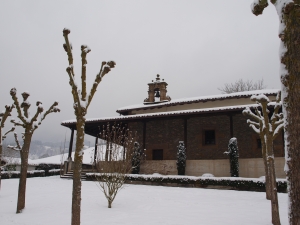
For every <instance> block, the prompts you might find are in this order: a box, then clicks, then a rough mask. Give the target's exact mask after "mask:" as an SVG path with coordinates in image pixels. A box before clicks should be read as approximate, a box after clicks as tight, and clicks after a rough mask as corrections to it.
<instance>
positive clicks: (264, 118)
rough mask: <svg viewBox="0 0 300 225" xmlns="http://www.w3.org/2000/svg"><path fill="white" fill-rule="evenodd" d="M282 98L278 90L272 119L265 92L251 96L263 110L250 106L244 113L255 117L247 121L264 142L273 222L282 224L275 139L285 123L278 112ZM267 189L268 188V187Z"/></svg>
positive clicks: (264, 157)
mask: <svg viewBox="0 0 300 225" xmlns="http://www.w3.org/2000/svg"><path fill="white" fill-rule="evenodd" d="M280 99H281V97H280V92H278V95H277V98H276V104H275V106H274V112H273V115H272V117H271V119H269V110H268V104H269V102H270V100H269V98H268V97H266V96H265V95H263V94H261V95H253V96H252V97H251V100H252V101H254V102H256V103H257V104H258V106H259V107H260V108H261V111H260V110H259V109H258V107H255V113H253V112H252V111H251V110H250V108H249V107H247V108H246V109H245V110H244V111H243V114H245V115H248V116H250V117H251V118H252V119H253V120H250V119H248V120H247V123H248V124H249V126H250V127H251V128H252V129H253V130H254V131H255V132H256V133H257V134H258V135H259V136H260V139H261V142H262V149H263V152H262V154H263V159H264V162H265V165H267V167H265V169H266V171H265V174H266V181H267V180H268V182H269V185H270V186H269V190H268V191H270V194H271V207H272V223H273V224H275V225H280V217H279V205H278V196H277V184H276V174H275V163H274V151H273V141H274V139H275V138H276V137H277V136H278V134H279V133H280V131H281V130H282V128H283V123H284V120H283V114H282V113H279V112H278V111H279V109H280V108H281V103H280ZM266 189H268V187H267V188H266Z"/></svg>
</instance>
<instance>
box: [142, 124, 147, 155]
mask: <svg viewBox="0 0 300 225" xmlns="http://www.w3.org/2000/svg"><path fill="white" fill-rule="evenodd" d="M146 125H147V124H146V120H144V121H143V149H146Z"/></svg>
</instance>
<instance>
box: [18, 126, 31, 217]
mask: <svg viewBox="0 0 300 225" xmlns="http://www.w3.org/2000/svg"><path fill="white" fill-rule="evenodd" d="M31 138H32V132H30V131H28V130H27V129H26V130H25V139H24V145H23V147H22V150H21V151H20V154H21V172H20V180H19V190H18V203H17V213H21V212H22V210H23V209H24V208H25V197H26V181H27V168H28V155H29V149H30V143H31Z"/></svg>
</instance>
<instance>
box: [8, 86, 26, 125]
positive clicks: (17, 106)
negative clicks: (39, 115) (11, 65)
mask: <svg viewBox="0 0 300 225" xmlns="http://www.w3.org/2000/svg"><path fill="white" fill-rule="evenodd" d="M10 95H11V97H12V99H13V101H14V104H15V106H16V109H17V113H18V118H19V119H20V120H21V121H22V122H23V123H24V124H26V123H27V121H26V119H25V117H24V116H23V114H22V111H21V106H20V104H19V100H18V98H17V90H16V88H12V89H11V90H10Z"/></svg>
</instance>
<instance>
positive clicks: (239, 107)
mask: <svg viewBox="0 0 300 225" xmlns="http://www.w3.org/2000/svg"><path fill="white" fill-rule="evenodd" d="M273 104H275V103H272V102H270V103H269V105H273ZM255 106H257V104H247V105H234V106H223V107H214V108H204V109H189V110H178V111H168V112H156V113H147V114H137V115H128V116H117V117H102V118H90V119H86V123H91V122H109V121H126V120H135V119H144V118H151V117H167V116H168V117H169V116H178V115H190V114H202V113H213V112H228V111H239V110H244V109H245V108H246V107H250V108H253V107H255ZM75 123H76V120H75V119H73V120H65V121H62V122H61V124H62V125H64V126H67V127H68V124H75Z"/></svg>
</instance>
